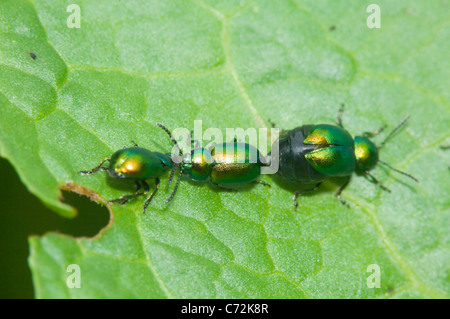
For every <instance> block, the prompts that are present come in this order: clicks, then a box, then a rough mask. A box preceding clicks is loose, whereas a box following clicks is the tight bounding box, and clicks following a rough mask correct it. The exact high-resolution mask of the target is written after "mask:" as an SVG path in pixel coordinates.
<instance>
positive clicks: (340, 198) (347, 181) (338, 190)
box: [335, 176, 351, 207]
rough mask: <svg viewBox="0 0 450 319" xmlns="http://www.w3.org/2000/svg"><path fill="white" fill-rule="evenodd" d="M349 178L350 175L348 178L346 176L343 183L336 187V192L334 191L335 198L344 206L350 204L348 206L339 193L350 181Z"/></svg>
mask: <svg viewBox="0 0 450 319" xmlns="http://www.w3.org/2000/svg"><path fill="white" fill-rule="evenodd" d="M350 179H351V176H348V178H347V180H346V181H345V183H344V184H342V185H341V186H340V187H339V188H338V189H337V191H336V193H335V195H336V198H337V199H338V200H339V201H340V202H341V204H342V205H345V206H347V207H350V206H349V205H348V204H347V202H346V201H345V200H344V199H343V198H342V196H341V193H342V191H343V190H344V189H345V188H346V187H347V185H348V184H349V183H350Z"/></svg>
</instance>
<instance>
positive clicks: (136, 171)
mask: <svg viewBox="0 0 450 319" xmlns="http://www.w3.org/2000/svg"><path fill="white" fill-rule="evenodd" d="M105 162H109V166H108V167H104V166H103V163H105ZM172 167H173V162H172V159H171V158H170V154H169V155H167V154H162V153H158V152H151V151H149V150H147V149H145V148H141V147H138V145H137V144H136V143H134V147H130V148H124V149H121V150H118V151H116V152H115V153H114V154H113V155H112V156H111V157H108V158H105V159H104V160H103V161H102V162H101V163H100V164H99V165H97V166H96V167H94V168H93V169H92V170H90V171H80V172H79V173H80V174H82V175H92V174H95V173H96V172H98V171H108V173H109V175H110V176H111V177H112V178H119V179H128V180H134V181H135V186H136V191H135V192H134V193H133V194H131V195H123V196H121V197H119V198H117V199H113V200H110V201H108V202H109V203H118V204H120V205H124V204H125V203H127V202H129V201H130V200H132V199H134V198H136V197H137V196H140V195H145V194H147V193H148V192H149V191H150V187H149V186H148V184H147V182H146V180H147V179H154V180H155V184H156V188H155V190H154V191H153V193H152V194H151V195H150V196H149V197H148V198H147V199H146V201H145V204H144V213H145V211H146V210H147V207H148V205H149V204H150V202H151V201H152V199H153V197H154V196H155V194H156V192H157V191H158V189H159V185H160V180H159V177H160V176H162V175H163V174H164V173H165V172H167V171H168V170H170V169H171V168H172ZM141 188H144V192H143V193H141V192H140V190H141Z"/></svg>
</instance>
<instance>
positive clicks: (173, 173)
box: [169, 164, 181, 186]
mask: <svg viewBox="0 0 450 319" xmlns="http://www.w3.org/2000/svg"><path fill="white" fill-rule="evenodd" d="M179 166H180V164H175V165H174V166H173V168H172V172H170V177H169V186H170V185H172V180H173V177H174V175H175V172H176V171H177V169H178V167H179ZM180 173H181V172H180Z"/></svg>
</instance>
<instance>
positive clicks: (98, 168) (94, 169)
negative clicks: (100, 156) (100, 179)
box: [78, 157, 111, 175]
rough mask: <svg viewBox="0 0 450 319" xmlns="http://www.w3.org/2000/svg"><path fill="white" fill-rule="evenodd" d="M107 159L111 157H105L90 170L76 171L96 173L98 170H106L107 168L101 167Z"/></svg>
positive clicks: (82, 173)
mask: <svg viewBox="0 0 450 319" xmlns="http://www.w3.org/2000/svg"><path fill="white" fill-rule="evenodd" d="M109 160H111V159H110V158H109V157H107V158H105V159H104V160H103V161H102V162H101V163H100V164H98V165H97V166H96V167H94V168H93V169H91V170H90V171H79V172H78V173H80V174H81V175H92V174H95V173H97V172H98V171H99V170H102V171H106V170H107V169H108V168H107V167H102V165H103V163H104V162H108V161H109Z"/></svg>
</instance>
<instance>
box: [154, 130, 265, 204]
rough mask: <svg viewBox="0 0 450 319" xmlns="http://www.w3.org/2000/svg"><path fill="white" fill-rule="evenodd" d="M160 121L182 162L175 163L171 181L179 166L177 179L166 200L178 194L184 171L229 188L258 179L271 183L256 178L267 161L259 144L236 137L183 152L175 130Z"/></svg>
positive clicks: (193, 178)
mask: <svg viewBox="0 0 450 319" xmlns="http://www.w3.org/2000/svg"><path fill="white" fill-rule="evenodd" d="M158 125H159V126H160V127H161V128H163V129H164V130H165V131H166V133H167V134H168V135H169V137H170V139H171V140H172V142H173V143H174V144H175V145H176V147H177V148H178V150H179V156H181V161H180V163H179V164H174V167H173V169H172V174H171V176H170V178H169V185H170V184H171V183H172V179H173V176H174V174H175V171H176V169H177V168H178V167H179V168H180V174H179V175H178V180H177V182H176V184H175V188H174V190H173V192H172V195H171V196H170V197H169V198H168V199H167V200H166V203H169V202H170V201H171V200H172V199H173V197H174V196H175V193H176V192H177V189H178V185H179V183H180V180H181V176H182V175H187V176H189V177H190V178H191V179H192V180H194V181H199V182H200V181H207V180H209V181H210V182H211V183H212V184H213V185H216V186H218V187H221V188H226V189H228V188H229V187H230V186H231V187H232V186H235V185H239V184H245V183H259V184H262V185H266V186H269V187H270V185H269V184H268V183H266V182H263V181H260V180H257V178H258V177H259V176H260V175H261V167H262V166H265V165H266V164H264V163H263V162H261V160H260V152H259V150H258V149H257V148H256V147H254V146H252V145H250V144H248V143H240V142H237V141H233V142H229V143H220V144H216V145H214V146H213V147H211V148H210V149H206V148H199V147H194V149H193V150H192V151H191V152H190V153H186V154H182V152H181V148H180V147H179V145H178V143H177V141H176V140H175V139H174V137H173V136H172V133H170V131H169V130H168V129H167V128H165V127H164V126H163V125H162V124H158Z"/></svg>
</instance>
